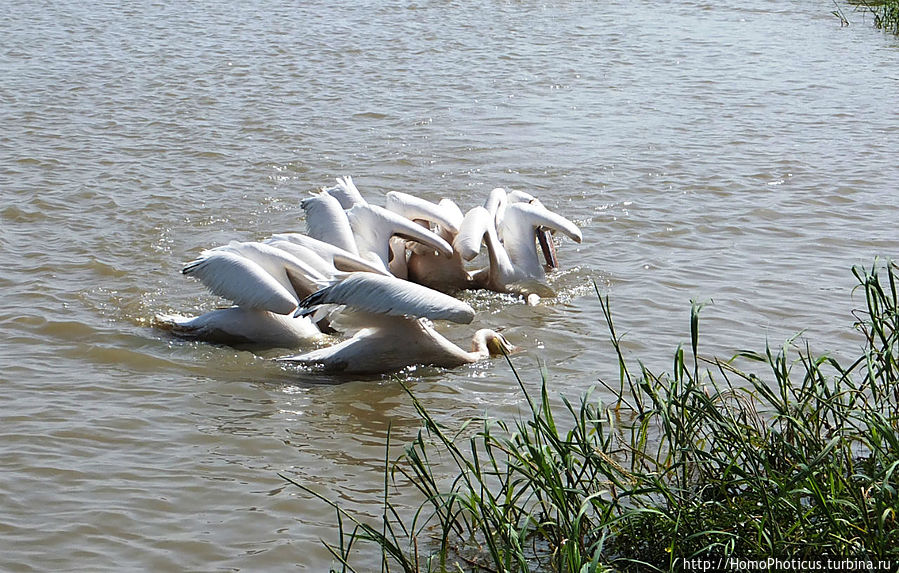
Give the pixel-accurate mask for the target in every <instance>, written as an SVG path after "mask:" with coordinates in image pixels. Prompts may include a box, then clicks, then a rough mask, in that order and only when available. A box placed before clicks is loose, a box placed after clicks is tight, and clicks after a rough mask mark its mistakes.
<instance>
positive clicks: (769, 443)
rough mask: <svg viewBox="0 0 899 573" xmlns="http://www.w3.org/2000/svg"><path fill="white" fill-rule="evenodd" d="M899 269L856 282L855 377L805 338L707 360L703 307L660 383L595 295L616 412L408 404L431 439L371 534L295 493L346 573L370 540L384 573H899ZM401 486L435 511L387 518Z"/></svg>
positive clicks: (403, 468)
mask: <svg viewBox="0 0 899 573" xmlns="http://www.w3.org/2000/svg"><path fill="white" fill-rule="evenodd" d="M884 270H885V271H886V276H885V277H882V276H881V274H882V273H883V271H884ZM897 270H899V267H896V266H895V265H894V264H892V263H888V264H887V265H885V266H878V265H877V264H876V263H875V265H874V266H873V267H872V268H871V269H870V270H868V269H862V268H855V269H853V273H854V275H855V276H856V278H857V279H858V281H859V288H860V289H862V290H863V291H864V294H865V307H864V308H863V309H860V310H859V311H858V313H857V318H858V322H857V323H856V328H857V329H858V330H859V331H860V332H861V333H862V335H863V336H864V341H865V344H864V347H863V348H862V349H861V350H860V352H859V356H858V357H857V358H856V359H855V360H853V361H852V362H851V363H848V364H844V363H839V362H838V361H837V360H835V359H834V358H831V357H828V356H815V355H813V354H812V352H811V351H810V349H809V347H808V345H806V346H800V345H798V344H797V343H796V340H795V339H794V340H790V341H788V342H787V343H786V344H784V345H783V347H781V348H779V349H777V350H774V349H772V348H766V349H765V351H764V352H758V353H756V352H741V353H739V354H738V355H736V356H735V357H733V358H732V359H730V360H727V361H721V360H718V359H703V358H701V357H700V355H699V314H700V309H701V306H700V305H696V304H694V306H693V309H692V312H691V323H690V324H691V326H690V349H689V350H690V351H689V352H688V351H686V350H685V349H684V348H683V347H678V348H677V349H676V351H675V352H674V360H673V366H672V372H671V373H670V374H662V375H659V374H655V373H653V372H651V371H649V369H647V368H646V367H645V366H644V365H643V364H642V363H640V362H637V364H636V366H633V365H631V364H630V363H629V362H628V360H627V358H626V357H625V356H624V354H623V352H622V350H621V347H620V345H619V341H620V338H619V336H618V334H617V333H616V331H615V326H614V323H613V320H612V314H611V311H610V309H609V301H608V298H607V297H602V296H600V301H601V303H602V310H603V315H604V319H605V321H606V323H607V325H608V329H609V333H610V340H611V345H612V347H613V349H614V353H615V354H614V356H615V359H616V360H617V362H618V366H619V373H620V374H619V379H618V380H617V381H616V383H614V384H608V383H602V382H601V384H603V385H604V386H605V387H606V389H607V390H609V391H611V392H612V393H613V395H614V397H615V399H614V400H613V401H612V402H611V403H604V402H603V401H602V400H601V399H600V398H599V397H598V396H597V395H596V394H595V393H592V392H588V393H587V394H585V395H584V396H582V397H581V398H580V400H579V401H578V402H576V403H572V402H570V401H568V399H566V398H564V397H563V398H562V399H561V405H560V406H558V405H557V406H555V407H554V406H553V405H552V402H553V401H552V400H551V397H550V394H549V391H548V388H547V382H546V376H545V373H544V376H543V382H542V385H541V391H540V394H539V395H538V396H533V395H530V394H529V393H528V391H527V389H526V385H525V384H524V383H523V382H522V380H521V378H520V377H519V376H518V374H517V373H515V377H516V379H517V380H518V382H519V384H520V385H521V388H522V391H523V392H524V393H525V397H526V399H527V409H526V412H525V413H524V414H523V415H522V417H521V418H520V419H518V420H515V421H514V422H506V421H502V420H491V419H478V420H470V421H468V422H467V423H466V424H463V426H462V427H461V428H456V429H450V428H447V427H445V426H444V425H442V424H440V423H438V422H437V421H436V420H435V419H434V417H433V416H432V415H431V414H430V413H429V412H428V411H427V409H426V407H425V406H424V405H423V404H422V403H421V402H420V401H419V400H417V399H416V398H415V396H412V400H413V403H414V405H415V408H416V409H417V412H418V414H419V416H420V418H421V421H422V429H421V430H420V432H419V434H418V437H417V439H416V440H415V441H414V442H413V443H411V444H409V445H408V446H407V447H406V449H405V453H404V454H403V455H402V456H401V457H400V458H399V459H398V460H396V461H394V462H392V463H387V470H386V471H385V475H384V488H385V489H384V500H383V502H384V511H383V515H382V519H381V521H380V522H378V523H376V524H369V523H367V522H366V520H364V519H362V518H360V517H358V516H355V515H353V514H351V513H349V512H347V511H346V510H344V509H342V508H341V507H340V506H339V505H338V504H337V503H336V502H333V501H330V500H329V499H328V498H327V496H324V495H322V494H317V493H314V492H312V490H310V489H309V488H308V487H306V486H304V485H303V484H299V483H297V482H295V481H293V480H290V478H288V477H286V476H285V479H288V480H289V481H291V482H292V483H295V484H296V485H298V486H299V487H301V488H302V489H304V490H305V491H307V492H310V493H312V494H313V495H315V496H316V497H319V498H320V499H323V500H325V501H326V502H327V503H329V504H330V505H331V506H332V507H334V508H335V509H336V511H337V520H338V529H339V531H338V534H339V542H338V544H337V545H328V547H329V549H330V550H331V552H332V554H333V555H334V557H335V560H336V562H337V569H338V570H341V571H355V570H356V569H354V568H353V562H354V558H355V556H356V552H357V551H359V550H360V547H363V546H366V545H360V544H359V542H374V544H375V545H376V546H377V547H379V549H380V551H381V555H382V570H402V571H406V572H413V571H414V572H418V571H459V570H473V571H560V572H572V573H575V572H577V573H580V572H587V571H603V570H619V571H631V570H632V571H644V570H657V571H682V570H684V560H685V559H696V558H716V559H728V558H740V559H766V558H770V557H777V558H779V559H787V558H799V559H813V560H820V559H821V558H822V556H833V557H852V558H856V559H872V560H875V561H874V563H875V564H877V563H878V561H876V560H883V562H884V563H886V562H887V561H889V562H891V563H892V564H893V565H892V566H895V565H896V564H897V563H899V561H896V560H899V522H897V512H899V406H897V404H899V297H897V284H896V278H897V274H899V273H897ZM597 294H598V295H599V293H598V292H597ZM510 365H511V363H510ZM513 372H514V368H513ZM410 395H411V393H410ZM386 461H388V460H385V462H386ZM436 468H439V469H436ZM448 468H449V469H448ZM447 476H448V477H447ZM398 484H402V485H403V487H414V488H416V489H417V491H418V492H420V494H421V495H422V496H423V497H424V500H425V501H424V502H423V504H422V505H421V507H420V508H419V509H418V511H416V512H415V513H414V515H411V516H409V517H405V518H404V517H401V513H402V510H401V509H400V508H397V507H395V506H394V505H393V504H392V502H391V500H390V498H389V495H388V493H389V491H390V490H391V488H393V487H396V486H397V485H398ZM350 526H351V527H350ZM369 555H370V554H369Z"/></svg>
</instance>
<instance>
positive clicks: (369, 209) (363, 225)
mask: <svg viewBox="0 0 899 573" xmlns="http://www.w3.org/2000/svg"><path fill="white" fill-rule="evenodd" d="M346 213H347V218H348V219H349V221H350V227H351V228H352V229H353V235H354V236H355V238H356V246H357V247H358V249H359V255H360V256H361V257H364V258H366V259H368V260H369V261H372V262H374V263H376V264H377V263H380V264H381V265H382V266H383V268H384V269H387V268H389V267H388V265H389V263H390V259H391V245H390V240H391V238H393V237H394V236H398V237H401V238H403V239H406V240H410V241H416V242H418V243H421V244H422V245H426V246H427V247H428V248H430V249H433V250H436V251H437V252H438V253H440V254H441V255H442V256H444V257H450V256H452V254H453V248H452V247H451V246H450V244H449V243H447V242H446V241H445V240H444V239H442V238H440V237H439V236H437V235H435V234H434V233H432V232H431V231H430V230H428V229H425V228H424V227H422V226H421V225H417V224H415V223H413V222H412V221H410V220H409V219H406V218H404V217H402V216H400V215H397V214H396V213H393V212H391V211H388V210H387V209H385V208H384V207H378V206H377V205H370V204H368V203H357V204H356V205H354V206H353V207H352V208H351V209H350V210H349V211H347V212H346ZM393 256H394V258H396V256H397V255H396V253H394V255H393Z"/></svg>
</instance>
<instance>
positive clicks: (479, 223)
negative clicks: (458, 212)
mask: <svg viewBox="0 0 899 573" xmlns="http://www.w3.org/2000/svg"><path fill="white" fill-rule="evenodd" d="M492 225H493V215H491V214H490V211H488V210H487V209H486V208H484V207H480V206H478V207H475V208H473V209H471V210H469V211H468V213H465V218H464V219H462V224H461V225H460V226H459V234H458V235H456V238H455V239H453V249H454V250H455V251H456V252H457V253H459V254H460V255H461V256H462V258H463V259H465V260H466V261H470V260H472V259H473V258H475V257H476V256H478V253H479V252H480V251H481V243H482V242H483V240H484V235H485V234H486V233H487V230H488V229H489V228H490V226H492Z"/></svg>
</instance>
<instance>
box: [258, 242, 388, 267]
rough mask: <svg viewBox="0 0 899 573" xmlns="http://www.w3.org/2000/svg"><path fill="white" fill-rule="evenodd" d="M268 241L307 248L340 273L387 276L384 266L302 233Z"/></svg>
mask: <svg viewBox="0 0 899 573" xmlns="http://www.w3.org/2000/svg"><path fill="white" fill-rule="evenodd" d="M268 241H272V242H275V241H287V242H290V243H293V244H296V245H299V246H301V247H305V248H307V249H309V250H310V251H312V252H314V253H315V254H317V255H318V256H320V257H321V258H323V259H324V260H325V261H330V262H331V264H333V265H334V267H336V268H337V270H340V271H347V272H352V271H367V272H370V273H378V274H382V275H383V274H387V270H386V269H385V268H384V267H383V266H378V265H375V264H372V263H371V261H368V260H366V259H363V258H362V257H360V256H359V255H357V254H355V253H351V252H349V251H346V250H344V249H341V248H340V247H337V246H335V245H332V244H331V243H326V242H324V241H320V240H318V239H313V238H312V237H309V236H307V235H303V234H301V233H279V234H277V235H272V237H271V238H270V239H268Z"/></svg>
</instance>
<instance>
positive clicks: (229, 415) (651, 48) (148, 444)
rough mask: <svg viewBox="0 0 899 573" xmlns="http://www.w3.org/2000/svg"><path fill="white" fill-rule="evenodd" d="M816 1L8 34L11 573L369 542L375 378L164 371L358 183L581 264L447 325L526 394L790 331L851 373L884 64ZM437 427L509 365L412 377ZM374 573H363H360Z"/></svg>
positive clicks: (399, 408) (182, 11) (885, 246)
mask: <svg viewBox="0 0 899 573" xmlns="http://www.w3.org/2000/svg"><path fill="white" fill-rule="evenodd" d="M832 9H833V7H832V6H831V5H829V4H827V3H824V2H774V1H765V0H750V1H749V2H745V1H743V2H730V1H729V0H725V1H723V2H714V3H705V2H682V3H667V4H664V5H658V4H641V3H636V4H635V3H634V2H611V3H608V2H607V3H601V4H599V3H593V2H585V1H573V2H549V3H536V2H529V1H522V2H474V3H471V2H442V1H441V2H436V1H435V2H432V1H429V0H425V1H422V2H337V3H316V2H313V3H303V4H300V5H293V6H290V7H285V6H281V5H280V4H277V3H266V2H256V3H225V4H222V3H218V2H209V3H206V4H202V3H191V4H187V5H185V4H182V3H165V2H163V3H153V4H152V5H151V6H144V5H140V6H138V7H124V8H123V7H121V6H119V4H118V3H108V4H107V5H103V4H100V3H89V4H87V5H83V3H67V2H57V3H47V4H44V5H41V6H37V5H34V4H33V3H20V2H15V1H14V2H12V4H9V3H7V6H6V7H5V9H4V10H3V11H2V14H0V116H2V129H0V192H2V197H3V201H2V204H0V253H2V262H3V264H2V268H0V291H2V293H3V294H2V297H3V298H2V300H3V305H2V309H0V313H2V314H0V337H2V340H3V344H2V346H0V372H2V374H0V400H2V414H0V420H2V426H0V427H2V430H0V431H2V440H0V466H2V468H3V471H2V472H0V507H2V511H0V539H2V542H0V543H2V551H0V568H2V569H5V570H70V569H81V570H93V571H96V570H104V569H106V570H122V569H143V570H175V569H193V570H223V569H229V570H251V571H258V570H263V569H272V570H274V569H284V568H287V567H293V566H294V565H296V566H299V568H300V569H305V570H309V571H321V570H323V569H325V568H326V567H327V566H328V564H329V563H331V558H330V557H329V555H328V553H327V552H326V550H325V549H324V548H323V547H322V545H321V543H320V541H319V538H325V539H327V540H331V541H333V540H334V539H335V527H334V524H335V519H334V515H333V513H332V511H331V510H329V509H328V508H327V507H326V506H324V505H323V504H322V503H319V502H315V501H313V500H311V499H310V498H309V497H308V496H306V495H304V494H302V493H301V492H299V491H298V490H297V489H296V488H294V487H292V486H287V485H286V484H285V482H284V481H283V480H282V479H281V478H280V477H278V473H279V472H282V473H286V474H288V475H290V476H292V477H293V478H294V479H296V480H298V481H301V482H303V483H305V484H308V485H310V486H311V487H314V488H315V489H316V490H318V491H321V492H325V493H329V495H332V496H334V497H337V498H339V499H341V500H342V501H343V502H344V503H346V504H347V505H348V507H351V508H355V509H358V510H361V511H363V512H367V513H374V514H376V513H377V511H378V510H377V507H378V503H379V501H378V500H379V499H380V497H379V493H378V492H379V490H380V488H381V486H382V483H383V482H382V479H383V477H382V475H381V473H380V469H379V468H380V467H381V465H382V460H383V456H384V450H383V444H384V438H385V435H386V433H387V428H388V426H392V433H393V440H394V443H397V444H402V443H403V442H404V441H406V440H408V439H410V438H411V437H412V436H414V434H415V432H416V430H417V428H418V422H417V421H416V418H415V416H414V410H413V408H412V406H411V403H410V399H409V397H408V396H407V395H406V394H405V393H404V391H403V389H402V387H401V386H400V384H399V383H398V382H396V381H394V380H393V379H390V378H389V377H385V378H374V379H365V380H350V381H343V382H344V383H343V384H339V385H333V384H322V383H321V382H327V381H328V380H327V379H322V378H315V379H310V378H304V377H303V376H301V375H300V374H299V373H298V372H296V371H293V370H287V369H282V368H281V367H279V366H277V365H275V364H273V363H272V362H271V361H270V360H269V359H270V358H271V357H272V356H275V355H277V354H278V353H277V352H274V353H272V352H267V353H253V352H250V351H245V350H235V349H230V348H224V347H216V346H210V345H204V344H196V343H186V342H181V341H176V340H172V339H170V338H169V337H167V336H166V335H165V334H163V333H160V332H157V331H155V330H153V329H152V328H150V326H149V323H148V320H149V319H150V318H151V317H152V316H154V315H155V314H157V313H161V312H170V311H177V312H185V313H190V312H201V311H203V310H207V309H209V308H212V307H213V306H214V305H216V304H219V303H220V301H218V300H216V299H215V298H214V297H212V296H210V295H208V294H206V293H205V292H204V289H203V288H202V286H201V285H200V284H199V283H197V282H195V281H193V280H191V279H188V278H185V277H183V276H181V275H180V274H179V272H178V271H179V269H180V267H181V265H182V263H183V262H184V261H187V260H190V259H191V258H192V257H193V256H195V255H196V254H197V253H198V252H199V251H200V250H201V249H202V248H204V247H209V246H214V245H219V244H223V243H226V242H228V241H230V240H233V239H238V240H251V239H259V238H263V237H265V236H267V235H268V234H270V233H272V232H277V231H288V230H302V229H303V222H302V213H301V210H300V209H299V201H300V199H301V198H302V197H304V196H306V195H307V194H308V193H309V192H310V191H312V190H314V189H316V188H317V187H319V186H322V185H328V184H331V182H332V181H333V179H334V178H335V177H336V176H339V175H344V174H351V175H353V176H354V177H355V179H356V182H357V183H358V185H359V187H360V188H361V189H362V190H363V192H364V193H365V194H366V195H367V196H368V197H369V198H370V199H371V200H372V201H374V202H376V203H377V202H382V201H383V199H382V197H383V194H384V193H385V192H386V191H389V190H394V189H395V190H402V191H406V192H411V193H415V194H418V195H421V196H423V197H426V198H429V199H433V200H437V199H439V198H441V197H449V198H451V199H453V200H454V201H456V202H457V203H459V204H460V205H461V206H462V208H463V209H468V208H470V207H472V206H474V205H476V204H480V203H481V202H483V200H484V198H485V197H486V194H487V192H488V191H489V190H490V189H491V188H493V187H496V186H505V187H512V188H519V189H523V190H526V191H529V192H531V193H534V194H536V195H538V196H539V197H540V198H541V199H542V200H543V202H544V203H545V204H546V205H548V206H550V207H551V208H553V209H555V210H556V211H558V212H559V213H561V214H563V215H565V216H568V217H569V218H572V219H573V220H575V221H576V222H577V223H578V224H579V225H580V226H581V228H582V229H583V233H584V242H583V243H582V244H580V245H576V244H574V243H572V242H571V241H569V240H568V239H563V240H561V242H560V244H559V256H560V259H561V261H562V263H563V265H564V267H565V268H564V270H563V271H562V272H561V273H560V274H559V275H557V276H555V277H554V278H553V286H554V288H556V290H557V291H558V292H559V294H560V296H559V297H558V299H556V300H548V301H546V303H545V305H544V306H540V307H538V308H528V307H525V306H523V305H521V304H519V303H516V302H515V301H512V300H510V299H508V298H503V297H499V296H496V295H486V294H468V295H466V297H467V299H468V300H470V301H471V302H472V304H473V305H474V306H475V307H476V308H477V309H478V311H479V313H478V316H477V318H476V319H475V321H474V323H473V324H472V325H464V326H442V327H441V328H442V329H443V330H444V332H446V333H447V336H449V337H450V338H452V339H453V340H456V341H459V342H460V343H462V344H463V345H465V344H467V343H466V342H464V341H465V340H467V338H468V337H469V336H470V334H471V333H472V332H473V331H474V329H475V328H480V327H493V328H495V327H505V334H506V336H507V337H508V338H509V339H510V340H511V341H512V342H513V343H515V344H517V345H519V346H521V347H522V348H523V349H524V352H522V353H520V354H518V355H516V356H515V357H514V359H513V361H514V363H515V365H516V367H517V368H518V369H519V370H520V371H521V372H522V375H523V377H524V379H525V383H526V384H527V385H529V386H530V387H536V386H537V385H538V384H539V371H538V366H537V364H538V361H541V360H543V361H545V362H546V363H547V368H548V372H549V384H550V388H551V391H552V392H553V393H557V392H565V393H567V394H568V395H570V396H572V397H576V396H577V395H578V394H580V393H581V392H582V391H584V390H586V389H587V388H588V387H589V386H591V385H592V384H594V383H596V381H597V380H598V379H599V378H602V379H603V380H606V381H608V382H610V383H613V384H614V383H615V382H616V376H617V365H616V362H615V361H614V359H613V357H612V355H611V348H610V346H609V344H608V333H607V329H606V326H605V324H604V322H603V320H602V313H601V311H600V307H599V304H598V302H597V298H596V295H595V293H594V292H593V281H595V282H596V284H597V285H598V287H599V290H600V291H601V292H602V293H603V294H609V295H610V296H611V300H612V308H613V313H614V314H615V317H616V321H617V327H618V329H619V331H620V332H621V333H625V334H626V337H625V342H626V350H627V352H628V355H629V356H631V357H633V358H635V359H636V358H640V359H642V360H644V361H645V362H646V363H647V364H648V365H650V366H652V367H653V368H655V369H657V370H664V369H666V368H669V367H670V359H671V355H672V353H673V350H674V348H675V347H676V346H677V344H679V343H685V342H688V341H689V312H690V301H691V299H695V300H697V301H706V302H710V304H709V306H707V307H706V308H705V310H704V311H703V316H704V320H703V323H702V331H703V340H704V342H703V345H704V346H703V347H704V348H705V352H706V353H707V354H709V355H713V354H717V355H723V356H729V355H730V354H731V353H733V352H734V351H736V350H739V349H742V348H752V349H756V350H759V349H762V348H763V347H764V345H765V343H766V341H770V342H771V343H772V344H774V345H779V344H781V343H782V341H783V340H784V339H786V338H787V337H789V336H791V335H793V334H795V333H796V332H798V331H800V330H804V331H805V336H806V337H807V338H808V339H809V340H810V344H811V345H812V347H813V349H814V350H816V351H820V352H825V351H826V352H834V353H837V354H840V353H845V354H852V353H853V352H854V351H855V350H856V348H857V346H858V345H859V341H858V339H857V337H856V335H855V334H854V331H853V330H852V320H853V319H852V316H851V314H850V311H851V310H852V309H853V308H857V307H859V306H860V304H861V301H860V300H859V299H858V296H857V295H856V296H855V297H854V298H853V297H852V295H851V289H852V286H853V285H854V279H853V278H852V276H851V274H850V267H851V266H852V265H854V264H864V265H870V264H871V263H872V262H873V260H874V257H875V256H877V255H881V256H896V255H897V252H899V233H897V229H896V221H899V206H897V203H899V200H897V191H899V188H897V181H899V167H897V157H899V141H897V134H899V112H897V107H896V101H897V99H896V98H897V94H899V41H897V40H896V39H895V38H892V37H889V36H884V35H882V34H880V33H879V32H877V31H876V30H874V29H873V28H872V27H871V25H870V24H871V22H870V21H865V20H864V18H863V17H862V16H861V15H860V14H857V13H851V12H850V20H853V25H852V26H850V27H848V28H841V27H840V25H839V20H837V19H836V18H835V17H834V16H833V15H831V14H830V11H831V10H832ZM403 378H404V379H405V381H406V383H407V384H408V385H409V386H410V387H411V388H412V389H413V391H414V392H415V393H416V394H417V395H418V396H419V397H420V399H421V400H422V402H423V403H424V404H425V405H427V406H428V407H429V408H432V409H433V410H434V412H435V415H437V416H438V417H439V418H441V419H444V420H447V421H453V420H461V419H464V418H465V417H466V416H474V415H480V414H483V413H484V412H488V413H490V414H492V415H497V416H513V415H515V414H516V413H517V412H518V411H519V409H520V408H521V407H522V406H523V401H522V396H521V394H520V391H519V389H518V387H517V385H516V383H515V382H514V379H513V377H512V375H511V373H510V368H509V366H508V365H507V364H506V363H505V362H504V361H503V360H493V361H488V362H484V363H481V364H478V365H474V366H471V367H462V368H458V369H455V370H452V371H442V370H438V369H433V368H424V369H418V370H416V371H414V372H411V373H407V374H405V375H404V376H403ZM372 564H373V565H372V566H373V567H374V566H376V564H377V558H376V557H372Z"/></svg>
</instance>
